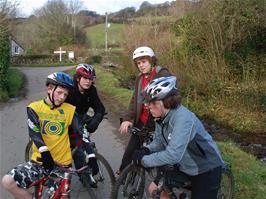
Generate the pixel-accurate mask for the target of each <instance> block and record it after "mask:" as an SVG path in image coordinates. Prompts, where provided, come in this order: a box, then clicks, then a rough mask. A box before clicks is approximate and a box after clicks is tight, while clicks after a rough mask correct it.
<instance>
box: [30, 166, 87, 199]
mask: <svg viewBox="0 0 266 199" xmlns="http://www.w3.org/2000/svg"><path fill="white" fill-rule="evenodd" d="M87 168H88V166H87V165H86V166H84V167H82V168H80V169H78V170H75V169H73V168H71V167H70V168H66V167H63V166H59V167H57V169H59V171H60V172H62V173H64V176H63V177H61V176H59V175H56V177H54V176H53V174H58V172H53V171H52V172H51V173H50V175H48V176H45V177H43V178H42V179H40V180H39V181H38V182H35V183H33V184H32V185H31V186H30V187H34V188H35V190H34V194H35V198H36V199H41V198H42V196H43V191H44V187H45V186H47V185H46V184H48V181H49V180H52V181H54V182H56V183H58V185H59V186H58V188H57V189H56V190H55V191H54V193H53V194H51V196H50V197H49V199H66V198H69V193H70V182H71V180H70V179H71V174H74V173H82V172H83V171H85V169H87ZM57 171H58V170H57ZM36 189H37V190H36Z"/></svg>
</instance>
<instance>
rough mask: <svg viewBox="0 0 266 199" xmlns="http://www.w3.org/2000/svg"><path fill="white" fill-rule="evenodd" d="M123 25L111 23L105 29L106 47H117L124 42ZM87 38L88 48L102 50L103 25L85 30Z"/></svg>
mask: <svg viewBox="0 0 266 199" xmlns="http://www.w3.org/2000/svg"><path fill="white" fill-rule="evenodd" d="M125 26H126V25H124V24H114V23H111V24H110V27H109V28H108V29H107V40H108V47H109V48H112V47H118V46H119V44H120V43H121V42H123V41H124V39H125V35H124V28H125ZM85 32H86V34H87V38H88V40H89V46H90V48H104V47H105V24H104V23H102V24H97V25H95V26H90V27H88V28H85Z"/></svg>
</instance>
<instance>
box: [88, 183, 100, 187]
mask: <svg viewBox="0 0 266 199" xmlns="http://www.w3.org/2000/svg"><path fill="white" fill-rule="evenodd" d="M90 187H91V188H98V185H97V182H96V183H94V182H90Z"/></svg>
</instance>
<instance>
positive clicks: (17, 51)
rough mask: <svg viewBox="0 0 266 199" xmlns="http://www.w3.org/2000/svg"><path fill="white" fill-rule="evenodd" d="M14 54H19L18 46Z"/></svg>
mask: <svg viewBox="0 0 266 199" xmlns="http://www.w3.org/2000/svg"><path fill="white" fill-rule="evenodd" d="M14 51H15V54H19V47H18V46H15V50H14Z"/></svg>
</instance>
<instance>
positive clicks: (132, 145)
mask: <svg viewBox="0 0 266 199" xmlns="http://www.w3.org/2000/svg"><path fill="white" fill-rule="evenodd" d="M141 146H142V142H141V140H140V138H139V136H137V135H134V134H133V135H131V137H130V139H129V142H128V144H127V147H126V149H125V152H124V155H123V158H122V163H121V165H120V168H119V171H123V169H124V168H125V167H126V166H127V165H129V164H130V163H131V161H132V155H133V153H134V151H135V150H136V149H139V148H140V147H141Z"/></svg>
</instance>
